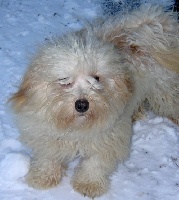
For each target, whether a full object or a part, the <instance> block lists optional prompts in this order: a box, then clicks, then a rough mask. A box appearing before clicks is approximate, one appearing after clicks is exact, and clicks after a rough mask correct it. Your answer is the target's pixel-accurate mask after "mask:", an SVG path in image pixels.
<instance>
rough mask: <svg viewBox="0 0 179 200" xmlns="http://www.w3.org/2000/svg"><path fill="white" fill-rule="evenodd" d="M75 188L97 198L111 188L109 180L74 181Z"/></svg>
mask: <svg viewBox="0 0 179 200" xmlns="http://www.w3.org/2000/svg"><path fill="white" fill-rule="evenodd" d="M73 188H74V190H75V191H77V192H79V193H80V194H82V195H84V196H88V197H91V198H95V197H98V196H101V195H102V194H104V193H106V192H107V190H108V188H109V183H108V181H107V180H101V181H89V182H88V181H83V182H80V181H76V180H74V181H73Z"/></svg>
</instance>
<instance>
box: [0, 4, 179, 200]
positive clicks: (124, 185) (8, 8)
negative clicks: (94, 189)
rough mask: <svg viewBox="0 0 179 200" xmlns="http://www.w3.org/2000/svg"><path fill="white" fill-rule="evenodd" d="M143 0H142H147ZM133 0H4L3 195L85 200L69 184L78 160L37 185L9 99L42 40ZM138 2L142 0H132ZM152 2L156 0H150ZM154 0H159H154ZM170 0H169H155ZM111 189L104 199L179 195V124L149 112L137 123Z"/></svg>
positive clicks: (0, 55)
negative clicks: (55, 182)
mask: <svg viewBox="0 0 179 200" xmlns="http://www.w3.org/2000/svg"><path fill="white" fill-rule="evenodd" d="M143 1H144V0H141V2H143ZM129 2H131V1H129V0H126V1H125V0H123V1H122V3H123V4H121V3H120V4H119V1H117V0H116V1H115V0H114V1H113V3H111V0H103V1H102V0H101V1H100V0H96V1H95V0H84V1H82V0H51V1H48V0H40V1H37V0H0V200H60V199H61V200H72V199H73V200H83V199H86V200H87V199H88V197H85V198H84V197H83V196H81V195H80V194H78V193H76V192H75V191H74V190H73V188H72V187H71V185H70V177H71V176H72V174H73V168H74V166H75V164H76V162H77V161H75V162H74V163H72V164H71V165H70V168H69V170H68V173H67V176H66V177H64V178H63V181H62V183H61V184H59V186H57V187H56V188H53V189H50V190H46V191H38V190H35V189H32V188H30V187H28V186H27V185H26V184H25V182H24V176H25V175H26V173H27V172H28V168H29V156H28V154H27V153H26V149H25V147H24V146H23V145H22V144H21V143H20V142H19V141H18V136H19V132H18V130H17V129H16V126H15V124H14V123H13V119H12V114H11V113H10V111H9V110H10V109H9V105H8V104H7V101H8V99H9V97H10V96H11V95H12V94H13V93H14V92H15V91H17V88H18V85H19V84H20V81H21V78H22V75H23V74H24V72H25V70H26V68H27V65H28V63H29V60H30V57H31V55H32V54H33V53H34V52H35V50H36V49H37V47H38V44H41V43H44V42H45V41H46V40H48V39H49V38H50V37H52V36H58V35H61V34H62V33H65V32H66V31H69V30H70V29H73V30H76V29H79V28H80V27H81V23H80V19H84V18H85V19H88V20H90V19H93V18H95V17H96V16H98V15H101V14H104V13H107V14H114V13H115V12H116V11H119V10H120V9H121V5H122V6H123V7H125V6H127V5H129ZM132 2H133V3H134V6H136V5H138V2H139V1H132ZM150 2H152V0H151V1H150ZM153 2H155V1H153ZM156 2H157V3H159V2H160V3H162V4H164V5H166V6H168V5H169V2H170V1H168V0H161V1H158V0H156ZM111 180H112V183H111V188H110V190H109V192H108V193H107V194H105V195H103V196H102V197H100V198H96V199H100V200H177V199H179V127H177V126H175V125H174V124H172V122H170V121H169V120H167V119H163V118H161V117H157V116H153V115H152V114H151V113H150V114H149V116H148V118H147V119H144V120H142V121H138V122H137V123H136V124H135V125H134V135H133V139H132V147H131V155H130V157H129V158H128V160H126V162H125V163H124V164H121V165H119V167H118V170H117V171H116V172H115V173H114V174H113V176H112V177H111Z"/></svg>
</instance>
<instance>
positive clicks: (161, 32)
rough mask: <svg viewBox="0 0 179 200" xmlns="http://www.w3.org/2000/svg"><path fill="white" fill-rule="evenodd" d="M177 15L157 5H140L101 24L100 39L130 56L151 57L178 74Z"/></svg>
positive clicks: (178, 36)
mask: <svg viewBox="0 0 179 200" xmlns="http://www.w3.org/2000/svg"><path fill="white" fill-rule="evenodd" d="M175 15H176V14H175V13H174V12H172V11H169V12H165V11H164V10H163V8H162V7H160V6H154V5H148V4H147V5H146V4H144V6H141V7H140V8H139V9H138V10H136V11H133V12H132V13H131V14H127V15H125V16H115V17H114V18H113V19H109V20H108V21H107V22H106V23H104V24H103V25H102V31H101V36H102V38H103V39H104V40H105V41H108V42H111V43H113V44H114V45H115V46H116V47H117V48H119V49H121V50H124V52H125V53H127V54H129V58H130V57H131V58H132V59H139V58H140V57H141V58H142V57H143V56H147V57H149V58H150V57H151V58H153V59H154V60H156V61H157V62H158V63H159V64H161V65H163V66H164V67H166V68H168V69H170V70H173V71H175V72H177V73H179V24H178V22H177V18H176V16H175Z"/></svg>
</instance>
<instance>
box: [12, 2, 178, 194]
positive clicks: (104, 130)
mask: <svg viewBox="0 0 179 200" xmlns="http://www.w3.org/2000/svg"><path fill="white" fill-rule="evenodd" d="M178 27H179V26H178V23H177V20H176V19H175V16H174V14H173V13H172V12H164V11H163V9H162V8H161V7H158V6H152V5H148V6H146V5H145V6H142V7H140V8H139V9H138V10H137V11H133V12H132V13H131V14H128V15H125V16H123V17H122V16H120V17H119V16H117V17H113V18H110V19H109V20H107V21H104V22H100V23H94V25H92V26H88V27H87V28H86V29H83V30H81V31H78V32H72V33H68V34H66V35H64V36H63V37H61V38H59V39H57V40H56V41H54V42H51V43H49V44H47V45H44V46H43V47H42V48H41V49H40V51H39V52H38V53H37V55H36V57H34V58H33V60H32V62H31V65H30V67H29V69H28V71H27V73H26V74H25V77H24V80H23V82H22V84H21V86H20V89H19V91H18V92H17V93H16V94H15V95H14V96H13V97H12V99H11V100H12V102H13V104H14V108H15V111H16V113H17V119H18V124H19V128H20V130H21V133H22V134H21V137H20V138H21V141H22V142H24V143H25V144H26V145H27V146H28V147H30V148H32V150H33V158H32V161H31V166H30V171H29V173H28V174H27V177H26V180H27V182H28V184H29V185H30V186H32V187H34V188H42V189H44V188H49V187H53V186H55V185H57V184H58V183H59V182H60V180H61V178H62V176H63V174H64V173H65V169H66V167H67V164H68V163H69V162H70V161H72V160H73V159H74V158H75V157H76V156H80V157H81V160H80V163H79V165H78V167H77V168H76V170H75V173H74V175H73V178H72V185H73V188H74V189H75V190H76V191H78V192H80V193H81V194H84V195H87V196H89V197H96V196H100V195H102V194H104V193H105V192H107V190H108V189H109V184H110V181H109V179H110V175H111V174H112V172H114V170H115V169H116V166H117V164H118V162H119V161H123V160H124V159H125V158H126V157H127V156H128V154H129V148H130V138H131V134H132V116H133V114H134V112H135V111H137V110H138V108H139V106H140V105H141V104H142V103H143V102H144V101H145V100H146V99H147V101H148V103H149V105H150V109H152V110H153V112H155V113H156V114H159V115H161V116H166V117H169V118H171V119H173V120H176V121H177V120H178V119H179V34H178Z"/></svg>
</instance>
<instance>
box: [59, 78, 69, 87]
mask: <svg viewBox="0 0 179 200" xmlns="http://www.w3.org/2000/svg"><path fill="white" fill-rule="evenodd" d="M57 83H59V84H60V86H62V87H64V88H69V87H71V86H72V85H73V82H72V79H71V78H68V77H67V78H60V79H58V80H57Z"/></svg>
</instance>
